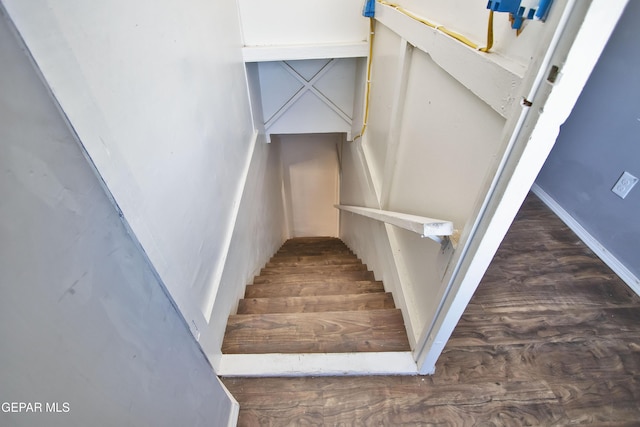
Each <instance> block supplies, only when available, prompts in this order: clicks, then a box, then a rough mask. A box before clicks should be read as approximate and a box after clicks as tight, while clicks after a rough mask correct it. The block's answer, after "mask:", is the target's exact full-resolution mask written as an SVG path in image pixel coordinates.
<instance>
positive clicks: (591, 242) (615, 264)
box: [531, 184, 640, 296]
mask: <svg viewBox="0 0 640 427" xmlns="http://www.w3.org/2000/svg"><path fill="white" fill-rule="evenodd" d="M531 191H532V192H533V193H534V194H535V195H536V196H538V197H539V198H540V200H542V201H543V202H544V204H545V205H547V206H548V207H549V209H551V210H552V211H553V213H555V214H556V215H557V216H558V218H560V219H561V220H562V222H564V223H565V224H566V225H567V227H569V228H570V229H571V230H572V231H573V232H574V233H575V234H576V236H578V238H580V240H582V241H583V242H584V244H585V245H587V246H588V247H589V249H591V250H592V251H593V252H594V253H595V254H596V255H597V256H598V258H600V259H601V260H602V261H603V262H604V263H605V264H607V265H608V266H609V268H611V270H613V272H614V273H616V274H617V275H618V276H619V277H620V278H621V279H622V280H623V281H624V282H625V283H626V284H627V285H628V286H629V287H630V288H631V290H632V291H633V292H635V293H636V294H637V295H638V296H640V279H639V278H638V277H637V276H636V275H635V274H633V273H632V272H631V270H629V269H628V268H627V267H626V266H625V265H624V264H623V263H622V262H621V261H620V260H619V259H618V258H616V257H615V256H614V255H613V254H612V253H611V252H609V251H608V250H607V248H606V247H605V246H604V245H603V244H602V243H600V242H599V241H598V239H596V238H595V237H593V235H592V234H591V233H589V232H588V231H587V230H586V229H585V228H584V227H583V226H582V225H581V224H580V223H579V222H578V221H577V220H576V219H575V218H574V217H572V216H571V214H569V212H567V211H566V210H565V209H564V208H563V207H562V206H560V204H559V203H558V202H557V201H556V200H555V199H554V198H553V197H551V196H550V195H549V193H547V192H546V191H544V190H543V189H542V187H540V186H539V185H538V184H533V186H532V187H531Z"/></svg>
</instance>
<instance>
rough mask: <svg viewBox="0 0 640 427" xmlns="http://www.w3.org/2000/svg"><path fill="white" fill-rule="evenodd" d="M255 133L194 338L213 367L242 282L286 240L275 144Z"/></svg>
mask: <svg viewBox="0 0 640 427" xmlns="http://www.w3.org/2000/svg"><path fill="white" fill-rule="evenodd" d="M261 138H262V139H260V140H259V141H258V143H257V144H256V145H255V151H254V153H253V156H252V161H251V167H250V169H249V175H248V177H247V183H246V185H245V187H244V192H243V194H242V201H241V203H240V209H239V213H238V218H237V220H236V223H235V227H234V230H233V236H232V239H231V246H230V248H229V253H228V256H227V259H226V265H225V269H224V274H223V276H222V281H221V283H220V289H219V290H218V295H217V297H216V301H215V305H214V307H213V314H212V317H211V321H210V322H209V328H207V330H206V332H205V333H204V334H203V335H202V337H201V339H200V345H202V347H203V348H204V350H205V352H206V353H207V357H208V358H209V360H210V361H211V363H212V364H213V366H214V368H217V367H218V363H219V361H220V356H221V351H220V349H221V346H222V339H223V338H224V332H225V327H226V324H227V318H228V317H229V315H230V314H235V313H236V310H237V307H238V301H239V300H240V299H241V298H242V297H243V295H244V290H245V286H246V285H247V284H249V283H252V281H253V277H254V276H256V275H257V274H258V273H259V271H260V269H261V268H262V267H264V265H265V264H266V263H267V261H268V260H269V259H270V258H271V257H272V256H273V254H274V253H275V252H276V251H277V250H278V248H279V247H280V246H281V245H282V243H284V241H285V239H286V229H285V223H284V221H285V215H284V205H283V198H282V191H281V189H282V168H281V167H280V164H281V163H280V145H279V144H278V142H277V141H274V142H272V143H271V144H266V143H265V142H264V137H261Z"/></svg>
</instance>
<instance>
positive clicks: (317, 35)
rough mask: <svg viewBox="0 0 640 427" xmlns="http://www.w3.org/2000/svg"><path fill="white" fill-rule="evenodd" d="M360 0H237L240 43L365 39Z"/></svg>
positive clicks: (264, 43)
mask: <svg viewBox="0 0 640 427" xmlns="http://www.w3.org/2000/svg"><path fill="white" fill-rule="evenodd" d="M363 4H364V3H363V2H362V1H360V0H325V1H322V2H314V3H309V2H304V1H297V0H275V1H268V2H267V1H261V0H239V1H238V5H239V10H240V16H241V20H242V31H243V36H244V44H245V45H247V46H269V45H303V44H310V45H317V44H327V43H353V42H359V41H363V40H366V38H367V21H366V19H362V18H361V16H362V15H361V12H362V6H363Z"/></svg>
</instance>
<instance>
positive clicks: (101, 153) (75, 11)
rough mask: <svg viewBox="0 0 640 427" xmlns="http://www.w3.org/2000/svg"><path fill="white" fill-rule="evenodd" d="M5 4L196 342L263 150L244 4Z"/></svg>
mask: <svg viewBox="0 0 640 427" xmlns="http://www.w3.org/2000/svg"><path fill="white" fill-rule="evenodd" d="M3 4H4V5H5V7H6V8H7V10H8V12H9V15H10V17H11V19H12V20H13V21H14V22H15V24H16V26H17V28H18V30H19V31H20V34H21V36H22V37H23V38H24V40H25V42H26V44H27V46H28V48H29V50H30V51H31V53H32V55H33V56H34V58H35V60H36V62H37V64H38V66H39V68H40V69H41V70H42V73H43V74H44V77H45V79H46V81H47V83H48V84H49V86H50V87H51V89H52V91H53V93H54V95H55V96H56V98H57V100H58V101H59V103H60V105H61V106H62V109H63V110H64V113H65V115H66V116H67V117H68V118H69V120H70V122H71V124H72V126H73V128H74V130H75V132H77V134H78V136H79V138H80V140H81V141H82V143H83V144H84V146H85V147H86V149H87V151H88V153H89V156H90V157H91V159H92V161H93V162H94V163H95V165H96V166H97V168H98V170H99V172H100V174H101V176H102V178H103V179H104V181H105V182H106V184H107V186H108V188H109V189H110V191H111V193H112V194H113V195H114V197H115V201H116V203H117V204H118V206H119V207H120V209H121V210H122V212H123V213H124V216H125V218H126V219H127V221H128V223H129V224H130V225H131V228H132V229H133V232H134V233H135V235H136V237H137V239H138V240H139V241H140V243H141V244H142V246H143V248H144V250H145V252H146V253H147V254H148V256H149V258H150V259H151V261H152V263H153V265H154V267H155V269H156V270H157V271H158V273H159V275H160V277H161V279H162V280H163V282H164V283H165V284H166V286H167V288H168V289H169V290H170V292H171V294H172V296H173V298H174V299H175V301H176V302H177V304H178V306H179V307H180V309H181V311H182V313H183V314H184V315H185V317H186V319H187V321H188V323H189V324H190V326H191V328H192V330H193V332H194V334H195V335H196V336H197V335H198V334H199V333H202V332H203V331H204V330H205V329H206V328H207V327H208V326H207V320H208V318H209V316H210V315H211V309H212V307H213V305H214V298H215V296H216V294H217V291H218V285H219V283H220V281H221V280H222V277H223V269H224V266H225V260H226V258H227V251H228V248H229V245H230V242H231V236H232V233H233V226H234V224H235V223H236V222H237V218H236V214H237V212H238V209H237V207H238V206H239V204H240V198H241V196H242V191H243V185H244V182H245V178H246V176H247V175H248V174H249V165H250V163H251V159H252V155H253V148H252V147H253V143H254V141H255V140H254V135H253V124H252V120H251V114H250V106H249V97H248V94H247V83H246V80H245V70H244V65H243V63H242V57H241V45H242V41H241V31H240V24H239V19H238V10H237V5H236V3H235V2H207V1H203V0H188V1H178V0H162V1H153V2H151V1H142V2H129V1H124V0H110V1H106V2H99V3H92V2H85V1H80V0H65V1H58V2H49V1H46V0H35V1H30V2H23V1H18V0H3ZM259 153H260V154H259V155H260V156H262V155H266V152H265V151H263V150H260V151H259ZM260 161H261V160H258V162H260ZM269 218H271V217H269ZM240 222H242V221H240ZM272 226H273V227H274V229H277V227H278V226H277V225H275V224H272ZM275 234H278V233H277V232H276V233H275ZM271 243H272V242H269V244H266V245H265V246H264V247H260V248H259V251H261V252H262V251H264V252H267V251H270V250H271ZM236 268H239V269H240V270H242V271H243V272H244V274H238V277H240V276H243V275H248V274H249V273H250V272H251V271H253V269H254V268H255V266H254V265H241V266H237V267H236ZM235 274H236V273H234V275H235ZM238 285H239V286H242V284H241V283H240V284H238ZM212 327H214V328H220V327H222V328H224V325H212Z"/></svg>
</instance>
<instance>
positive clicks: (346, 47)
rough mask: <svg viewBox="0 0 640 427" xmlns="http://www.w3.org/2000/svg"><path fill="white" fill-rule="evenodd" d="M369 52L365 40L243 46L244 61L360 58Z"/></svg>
mask: <svg viewBox="0 0 640 427" xmlns="http://www.w3.org/2000/svg"><path fill="white" fill-rule="evenodd" d="M368 54H369V45H368V44H367V42H366V41H362V42H356V43H328V44H318V45H307V44H302V45H280V46H245V47H244V48H242V56H243V58H244V62H263V61H298V60H304V59H322V58H362V57H366V56H367V55H368Z"/></svg>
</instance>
